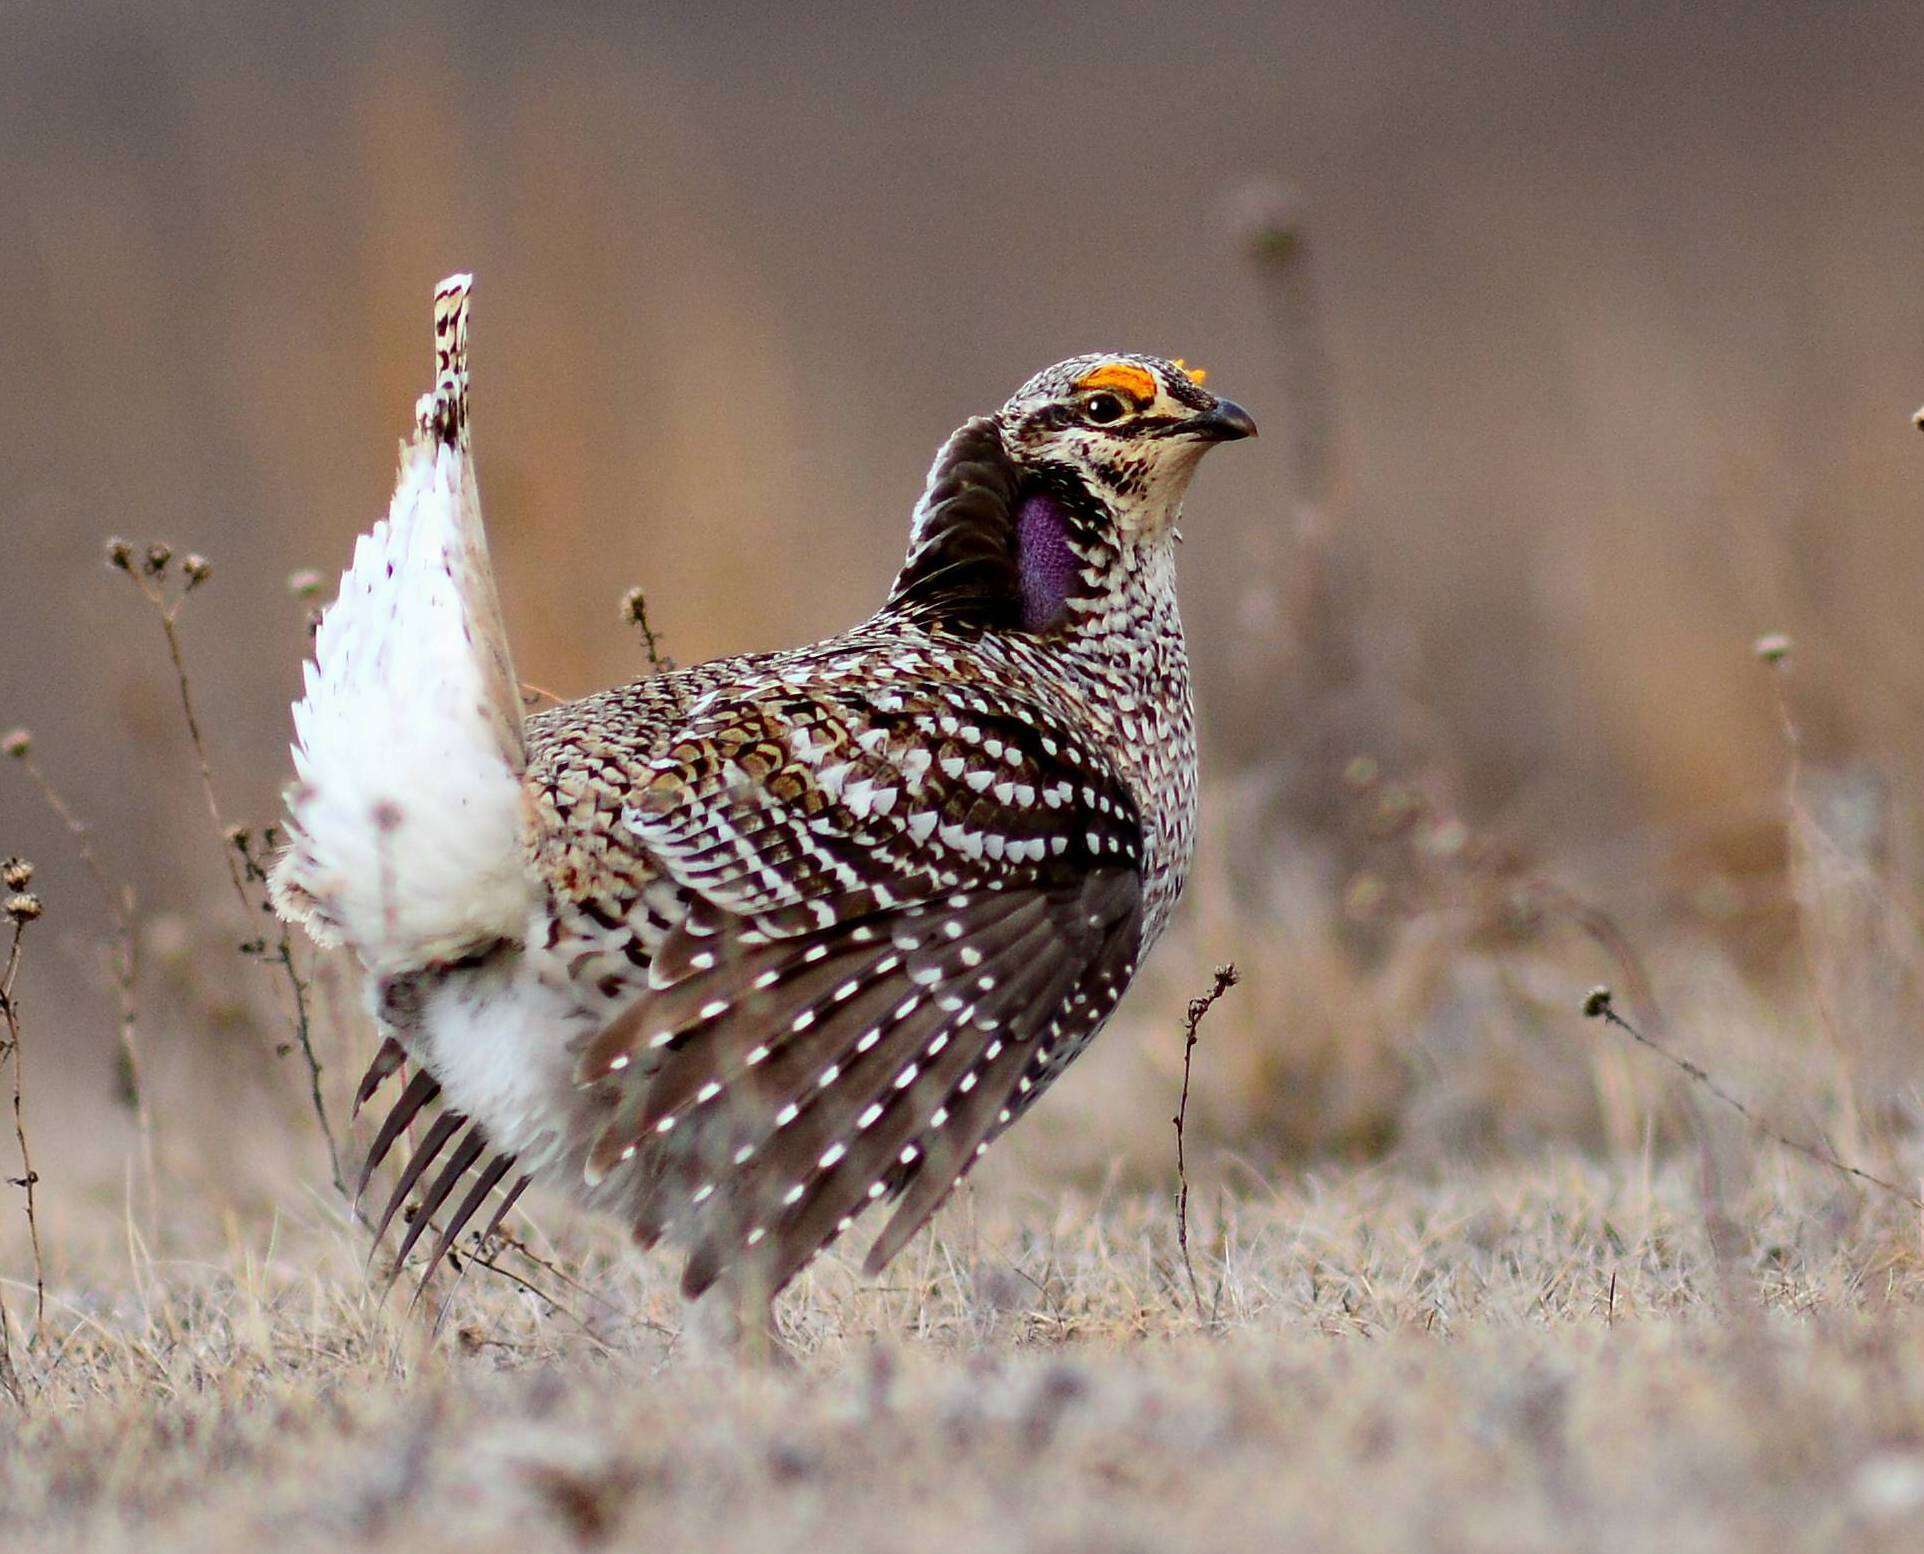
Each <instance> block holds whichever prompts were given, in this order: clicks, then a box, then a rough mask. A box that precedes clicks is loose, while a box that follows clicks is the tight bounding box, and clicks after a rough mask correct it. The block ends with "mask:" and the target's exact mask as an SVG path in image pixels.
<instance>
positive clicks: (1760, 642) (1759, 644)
mask: <svg viewBox="0 0 1924 1554" xmlns="http://www.w3.org/2000/svg"><path fill="white" fill-rule="evenodd" d="M1790 649H1791V640H1790V638H1789V637H1787V636H1785V635H1784V633H1783V632H1781V631H1773V632H1771V633H1769V634H1768V635H1767V636H1762V637H1759V638H1758V639H1757V640H1756V642H1754V643H1753V644H1751V649H1750V650H1751V652H1753V653H1755V654H1756V655H1757V656H1758V657H1759V658H1761V659H1762V660H1763V661H1764V662H1765V663H1767V664H1781V663H1782V662H1783V661H1784V660H1785V659H1787V658H1789V657H1790Z"/></svg>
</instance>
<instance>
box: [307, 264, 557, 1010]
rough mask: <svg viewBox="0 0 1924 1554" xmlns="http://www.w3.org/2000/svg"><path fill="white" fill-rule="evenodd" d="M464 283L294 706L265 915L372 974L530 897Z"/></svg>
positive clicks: (517, 721) (511, 687)
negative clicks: (276, 916) (343, 948)
mask: <svg viewBox="0 0 1924 1554" xmlns="http://www.w3.org/2000/svg"><path fill="white" fill-rule="evenodd" d="M470 284H471V278H470V277H468V276H466V275H455V276H450V277H449V278H448V279H447V280H445V281H443V282H442V283H441V285H440V286H439V287H437V288H436V291H435V297H434V328H435V352H436V360H437V369H438V370H437V374H436V380H435V386H434V390H433V392H432V393H430V394H426V395H423V396H422V398H421V400H420V403H419V405H418V406H417V407H416V416H415V421H416V425H415V430H414V433H413V435H412V437H411V438H410V439H409V440H408V442H407V443H405V444H404V445H403V446H402V449H401V468H400V474H399V477H398V479H397V481H396V485H395V491H394V499H393V502H392V504H391V506H390V507H389V509H388V515H387V517H386V518H385V519H384V520H382V521H381V522H379V523H377V524H375V526H374V528H373V529H372V531H371V532H369V533H367V534H365V535H363V536H362V537H361V539H360V542H359V543H358V544H357V545H356V547H355V552H354V564H353V566H352V567H350V568H349V570H348V571H347V572H346V574H345V575H344V576H343V577H342V579H341V588H340V593H339V596H338V597H337V598H336V599H335V601H334V603H333V605H332V606H330V607H329V609H328V611H327V613H326V615H325V616H324V617H323V619H322V621H321V626H320V631H319V633H318V635H317V636H316V639H315V644H314V657H313V660H312V662H310V663H309V664H308V665H307V666H306V673H305V694H304V695H303V697H302V699H301V700H300V701H299V702H298V703H296V705H295V707H294V730H295V744H294V769H295V775H296V782H295V784H294V786H293V787H292V788H291V789H290V790H289V792H288V813H289V822H290V824H289V837H290V839H289V846H288V850H287V852H286V853H285V854H284V855H283V857H282V858H281V860H280V862H279V863H278V865H277V866H276V868H275V871H274V875H273V879H272V882H271V883H272V893H273V898H274V904H275V907H276V908H277V909H278V910H279V911H280V913H281V915H282V916H284V917H286V918H288V919H289V920H290V921H295V922H299V923H301V924H303V925H304V926H305V927H306V928H307V930H308V932H309V933H310V934H312V935H313V936H314V937H315V938H316V939H317V940H320V941H321V942H323V943H342V942H345V943H346V944H348V945H350V946H352V947H353V949H354V950H355V951H356V952H357V953H358V954H359V955H360V957H361V959H362V960H363V961H364V962H366V964H367V965H368V966H369V968H370V969H373V970H375V971H377V972H384V971H392V970H401V969H406V968H409V967H415V966H420V965H424V964H427V963H429V962H431V961H436V960H452V959H455V958H458V957H459V956H461V955H464V954H467V953H470V952H472V951H474V950H475V949H477V948H480V947H481V946H484V945H486V944H489V943H492V942H494V941H496V940H499V939H503V938H516V937H518V936H519V935H520V934H521V933H522V932H523V931H524V928H525V925H526V922H527V918H528V914H529V912H530V910H531V909H532V907H533V904H534V897H535V887H534V883H533V879H532V876H531V874H530V872H529V870H528V866H527V864H526V863H525V861H524V854H523V851H522V830H523V823H524V812H523V798H522V787H521V775H522V772H523V770H524V769H525V766H526V762H527V752H526V746H525V744H524V742H523V736H522V713H521V702H520V697H519V693H518V682H517V681H516V679H515V675H514V668H513V664H512V662H511V661H510V659H509V656H508V644H507V636H506V633H505V631H504V629H503V627H502V623H501V608H500V604H499V601H498V600H497V598H496V594H495V587H494V573H493V570H492V568H491V567H490V566H489V563H488V550H487V540H486V537H485V535H484V534H483V531H482V527H481V507H480V501H479V497H478V494H477V491H476V484H475V474H474V464H473V460H472V457H471V454H470V452H469V446H468V404H467V302H468V290H469V286H470Z"/></svg>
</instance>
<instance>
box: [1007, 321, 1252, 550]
mask: <svg viewBox="0 0 1924 1554" xmlns="http://www.w3.org/2000/svg"><path fill="white" fill-rule="evenodd" d="M1204 376H1205V375H1204V373H1203V372H1202V371H1201V370H1200V369H1196V368H1190V367H1187V366H1185V365H1184V364H1183V363H1182V362H1180V361H1164V360H1163V359H1162V358H1161V357H1158V356H1123V355H1114V354H1104V355H1095V356H1075V357H1071V358H1070V359H1069V360H1068V361H1066V362H1058V363H1057V364H1056V365H1055V366H1053V367H1049V368H1046V369H1045V370H1044V371H1042V372H1038V373H1037V374H1036V375H1035V376H1034V377H1033V378H1031V379H1029V381H1028V382H1027V383H1025V384H1023V385H1022V387H1021V388H1019V389H1017V390H1016V392H1015V394H1014V396H1013V397H1012V398H1011V399H1010V400H1009V402H1008V403H1007V404H1005V405H1004V406H1003V407H1002V408H1001V410H999V411H998V412H997V413H996V415H995V418H994V419H995V422H996V424H997V426H998V428H999V429H1000V430H1001V433H1002V442H1003V446H1004V447H1005V448H1007V450H1008V452H1009V457H1010V458H1011V460H1013V461H1014V462H1015V463H1016V464H1017V465H1018V466H1019V467H1021V468H1022V469H1024V470H1026V471H1028V472H1029V474H1030V475H1031V476H1032V477H1033V478H1034V479H1035V480H1036V481H1037V482H1039V483H1041V484H1043V485H1050V484H1056V483H1058V482H1060V483H1063V484H1064V485H1066V486H1069V487H1070V488H1071V489H1073V488H1075V487H1080V488H1081V489H1082V490H1085V491H1086V492H1087V493H1088V494H1089V496H1091V497H1092V498H1094V499H1095V500H1096V501H1097V502H1099V503H1101V504H1102V506H1104V507H1105V508H1107V509H1108V511H1109V513H1110V515H1111V516H1112V517H1113V519H1114V521H1115V523H1116V524H1117V526H1118V527H1119V528H1120V529H1121V530H1122V531H1123V532H1124V534H1127V535H1135V536H1144V535H1147V536H1154V535H1157V534H1160V533H1161V532H1162V531H1163V530H1164V529H1166V528H1168V527H1169V526H1170V525H1171V524H1173V523H1174V522H1175V520H1176V518H1177V516H1178V515H1179V513H1180V511H1181V508H1182V499H1183V495H1184V493H1185V492H1186V491H1187V490H1188V489H1189V481H1190V477H1191V476H1193V475H1194V474H1195V473H1196V465H1197V464H1198V463H1199V462H1200V461H1201V459H1202V456H1203V454H1204V453H1205V452H1207V451H1208V450H1209V449H1210V448H1211V447H1213V446H1214V445H1215V444H1217V443H1219V442H1231V441H1234V440H1235V439H1237V438H1242V437H1254V436H1255V435H1256V423H1255V422H1254V421H1253V420H1251V419H1250V416H1249V412H1248V411H1246V410H1245V409H1243V407H1242V406H1241V405H1238V404H1236V403H1234V402H1233V401H1231V400H1227V399H1218V398H1217V397H1216V396H1215V395H1214V394H1212V393H1210V392H1209V391H1208V390H1207V389H1206V388H1204V387H1203V378H1204Z"/></svg>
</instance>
